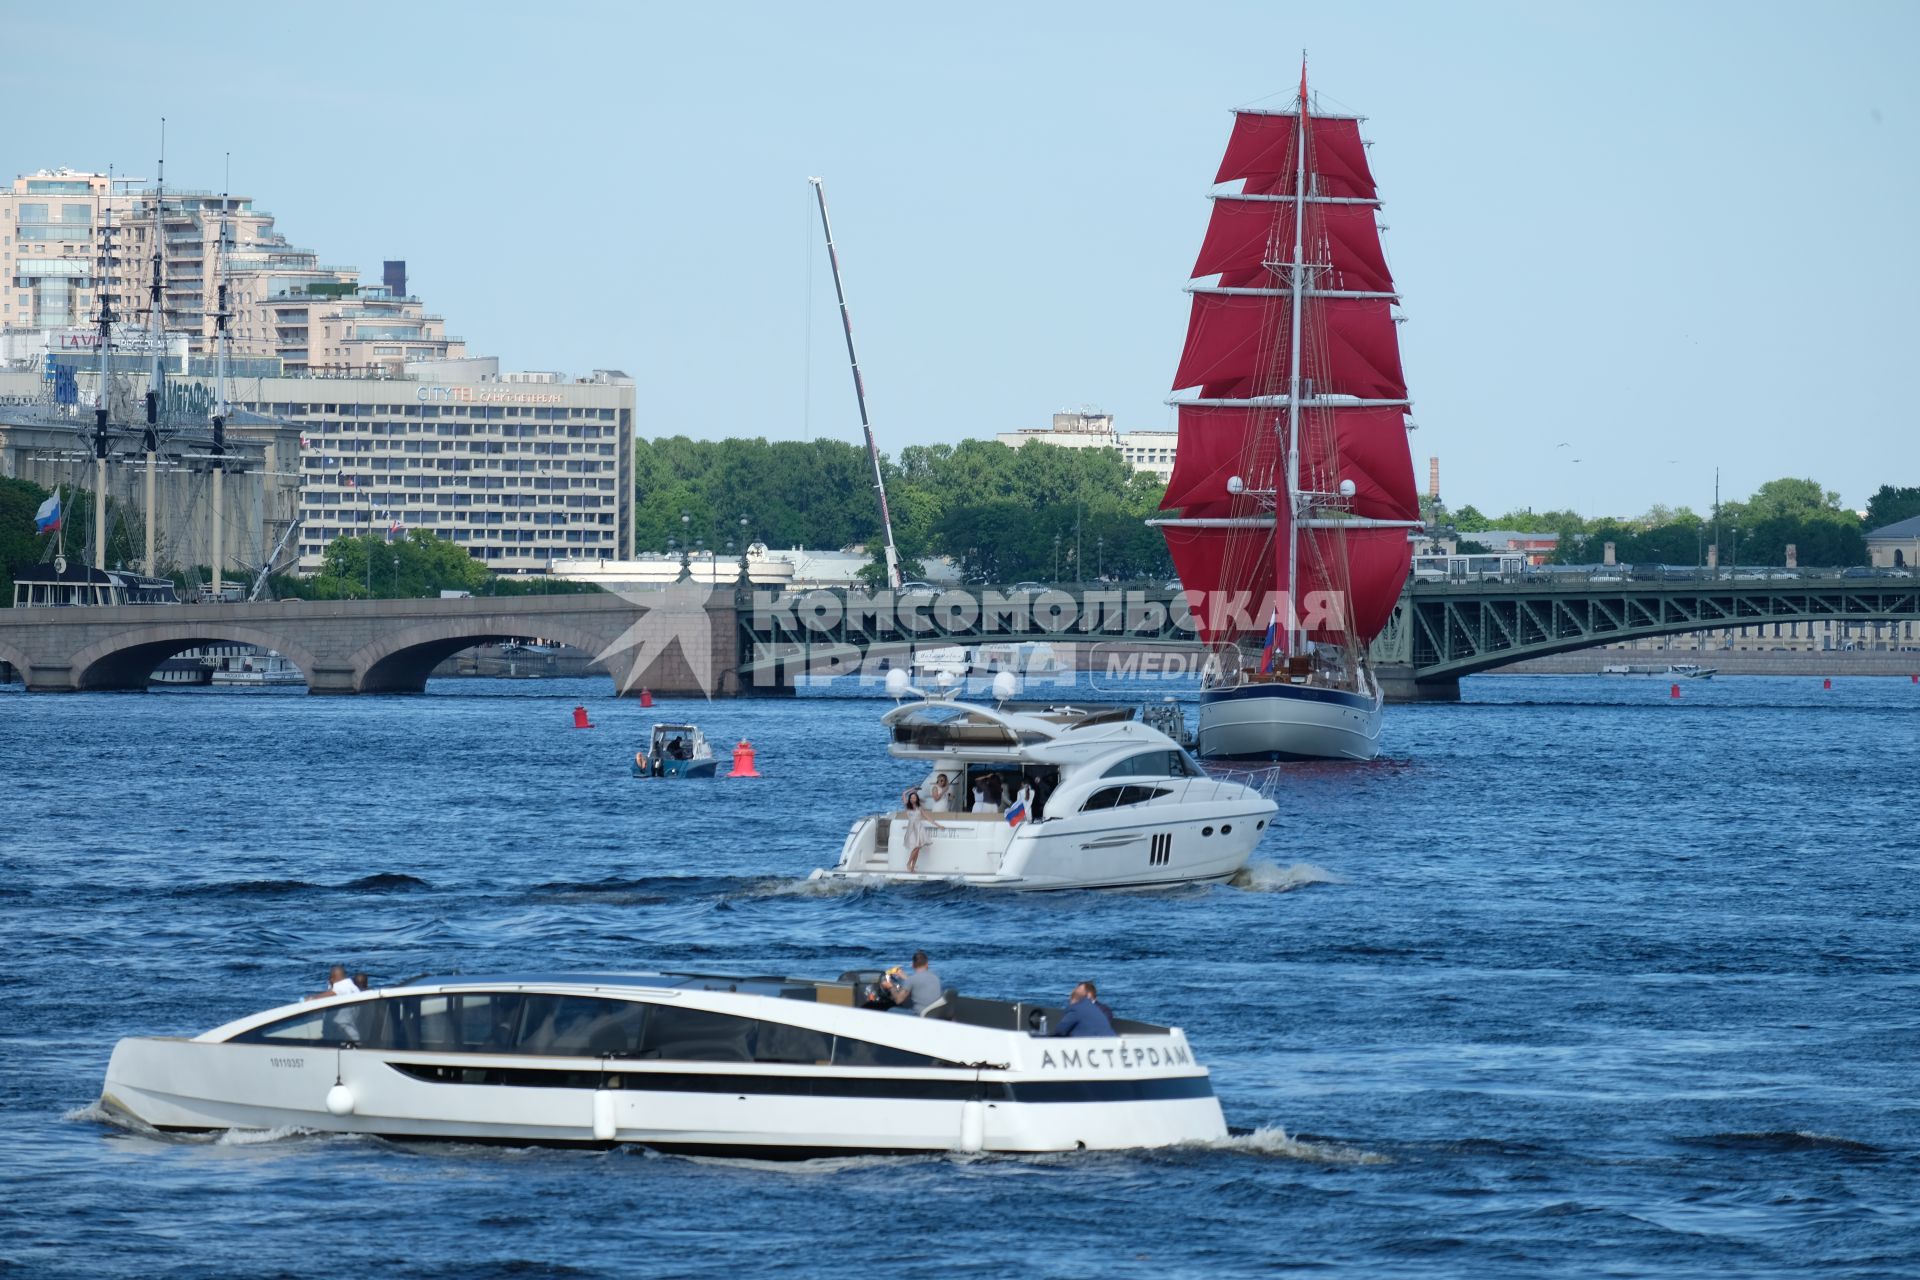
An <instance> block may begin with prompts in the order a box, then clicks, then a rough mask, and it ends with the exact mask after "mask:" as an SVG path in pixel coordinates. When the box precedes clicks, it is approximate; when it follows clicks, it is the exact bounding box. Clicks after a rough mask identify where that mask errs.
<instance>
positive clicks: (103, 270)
mask: <svg viewBox="0 0 1920 1280" xmlns="http://www.w3.org/2000/svg"><path fill="white" fill-rule="evenodd" d="M107 194H108V203H107V208H106V216H105V218H104V219H103V220H102V222H101V236H100V244H101V249H100V253H101V260H100V399H99V401H98V403H97V404H96V405H95V406H94V410H93V563H94V566H95V567H96V568H98V569H99V570H101V571H102V572H103V573H104V572H105V571H106V567H107V443H108V436H107V413H108V407H107V406H108V405H109V404H111V403H112V400H111V396H110V393H111V390H112V373H111V359H112V358H111V356H110V354H109V353H110V352H111V351H112V349H113V294H112V292H111V291H110V290H109V289H108V282H109V280H110V276H109V274H108V273H109V271H110V270H111V268H112V266H113V231H112V221H113V204H112V194H113V193H112V190H111V188H109V190H108V193H107Z"/></svg>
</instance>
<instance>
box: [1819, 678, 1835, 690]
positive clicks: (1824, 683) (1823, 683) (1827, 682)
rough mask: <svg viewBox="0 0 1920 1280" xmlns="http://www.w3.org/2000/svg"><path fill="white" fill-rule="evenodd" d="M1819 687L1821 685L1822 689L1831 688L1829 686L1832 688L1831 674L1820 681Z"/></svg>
mask: <svg viewBox="0 0 1920 1280" xmlns="http://www.w3.org/2000/svg"><path fill="white" fill-rule="evenodd" d="M1820 687H1821V688H1822V689H1831V688H1833V677H1832V676H1828V677H1827V678H1826V679H1825V680H1822V681H1821V682H1820Z"/></svg>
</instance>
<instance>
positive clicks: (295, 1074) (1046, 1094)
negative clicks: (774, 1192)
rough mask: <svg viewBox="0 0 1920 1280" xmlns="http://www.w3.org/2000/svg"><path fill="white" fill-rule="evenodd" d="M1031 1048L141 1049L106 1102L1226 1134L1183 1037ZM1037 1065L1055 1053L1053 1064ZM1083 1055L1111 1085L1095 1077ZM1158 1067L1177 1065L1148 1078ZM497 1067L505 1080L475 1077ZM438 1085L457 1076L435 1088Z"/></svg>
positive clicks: (143, 1113)
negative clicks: (686, 1053)
mask: <svg viewBox="0 0 1920 1280" xmlns="http://www.w3.org/2000/svg"><path fill="white" fill-rule="evenodd" d="M864 1016H866V1017H873V1018H879V1017H884V1016H886V1015H882V1014H867V1015H864ZM1035 1043H1036V1045H1037V1046H1038V1048H1037V1050H1036V1054H1035V1057H1036V1062H1035V1064H1034V1065H1035V1067H1037V1068H1041V1069H1039V1070H1035V1071H1017V1070H1016V1071H1010V1072H998V1073H995V1072H988V1073H985V1074H987V1075H997V1076H999V1077H1001V1078H997V1079H991V1080H988V1079H981V1078H979V1077H980V1075H981V1073H976V1072H964V1073H961V1076H960V1078H954V1073H952V1072H946V1073H944V1074H942V1073H935V1072H927V1071H904V1072H903V1071H890V1072H883V1071H880V1070H876V1069H835V1068H819V1067H805V1066H790V1067H788V1066H781V1067H775V1066H767V1065H762V1064H732V1063H709V1062H676V1063H660V1062H653V1063H646V1064H641V1063H633V1062H625V1063H621V1062H611V1061H609V1060H606V1059H595V1058H583V1059H543V1060H539V1061H538V1062H535V1061H533V1060H530V1059H528V1058H527V1057H524V1056H518V1057H489V1056H481V1055H474V1054H460V1055H448V1054H427V1053H418V1052H411V1053H398V1052H392V1051H382V1050H369V1049H359V1048H316V1049H288V1048H284V1047H279V1046H268V1045H255V1044H228V1043H205V1042H202V1041H198V1040H184V1039H158V1038H137V1039H126V1040H122V1041H121V1042H120V1043H119V1044H118V1045H117V1046H116V1047H115V1049H114V1053H113V1059H112V1063H111V1065H110V1066H109V1067H108V1070H107V1079H106V1085H105V1089H104V1091H103V1093H102V1095H101V1106H102V1109H103V1110H104V1111H106V1112H107V1113H108V1114H110V1115H113V1116H115V1117H116V1118H119V1117H124V1118H126V1119H129V1120H131V1121H133V1122H136V1123H137V1124H139V1125H144V1126H147V1127H150V1128H153V1129H158V1130H162V1131H173V1132H207V1131H221V1130H229V1129H239V1130H284V1129H299V1130H306V1131H312V1132H316V1133H343V1134H345V1133H351V1134H365V1135H375V1136H379V1137H384V1138H392V1139H401V1140H442V1141H460V1142H489V1143H508V1144H514V1145H564V1146H594V1147H607V1146H614V1145H619V1144H636V1145H641V1146H652V1147H657V1148H659V1149H661V1150H667V1151H679V1152H688V1153H697V1154H709V1155H732V1156H747V1157H752V1158H761V1159H794V1158H810V1157H818V1156H835V1155H854V1154H896V1153H914V1152H944V1151H956V1150H961V1151H992V1152H1007V1153H1025V1152H1032V1153H1038V1152H1049V1151H1074V1150H1081V1149H1086V1150H1122V1149H1131V1148H1140V1147H1159V1146H1169V1145H1173V1144H1176V1143H1182V1142H1202V1141H1210V1140H1217V1139H1220V1138H1224V1137H1225V1136H1226V1123H1225V1120H1224V1118H1223V1116H1222V1115H1221V1111H1220V1105H1219V1102H1218V1101H1217V1100H1216V1099H1215V1098H1214V1096H1213V1090H1212V1085H1211V1082H1210V1081H1209V1079H1208V1077H1207V1074H1206V1072H1205V1071H1204V1070H1202V1069H1196V1068H1195V1067H1194V1066H1193V1065H1192V1060H1191V1055H1190V1054H1189V1053H1187V1051H1186V1049H1185V1042H1184V1040H1177V1039H1174V1038H1170V1037H1166V1036H1140V1037H1135V1036H1126V1037H1116V1038H1113V1039H1111V1040H1100V1041H1079V1040H1061V1041H1047V1042H1035ZM1069 1046H1071V1048H1069ZM1176 1050H1177V1054H1176ZM1041 1053H1045V1054H1047V1055H1049V1056H1048V1057H1047V1058H1045V1059H1044V1060H1042V1059H1040V1058H1039V1056H1038V1055H1039V1054H1041ZM1067 1053H1072V1054H1073V1055H1074V1065H1075V1068H1076V1070H1075V1072H1074V1073H1073V1074H1075V1075H1076V1076H1079V1077H1082V1078H1078V1079H1075V1080H1072V1081H1071V1082H1063V1081H1062V1079H1061V1076H1060V1074H1059V1058H1060V1056H1061V1055H1064V1054H1067ZM1101 1054H1104V1055H1106V1057H1101V1058H1096V1056H1095V1055H1101ZM1083 1057H1084V1059H1090V1060H1093V1063H1094V1064H1095V1065H1098V1066H1099V1069H1100V1070H1101V1071H1102V1072H1104V1075H1100V1076H1094V1075H1092V1074H1091V1072H1090V1070H1089V1068H1088V1066H1086V1065H1084V1064H1083V1061H1082V1059H1083ZM1107 1057H1111V1058H1114V1060H1115V1061H1117V1062H1119V1063H1120V1064H1121V1065H1120V1066H1119V1067H1114V1066H1113V1065H1112V1064H1111V1063H1108V1062H1107V1061H1106V1058H1107ZM1149 1060H1151V1061H1152V1062H1154V1063H1159V1062H1163V1061H1164V1062H1167V1063H1168V1064H1169V1065H1173V1064H1178V1065H1177V1066H1176V1067H1175V1069H1174V1070H1163V1071H1156V1070H1152V1069H1145V1070H1143V1069H1140V1068H1142V1067H1143V1066H1144V1065H1145V1064H1146V1063H1147V1062H1148V1061H1149ZM1129 1064H1131V1065H1129ZM490 1071H491V1072H497V1073H498V1078H504V1079H506V1080H508V1081H509V1083H505V1084H501V1083H487V1084H480V1083H468V1082H465V1081H469V1080H473V1079H475V1078H477V1077H478V1076H479V1075H481V1074H483V1073H487V1072H490ZM436 1072H439V1073H441V1074H442V1075H443V1076H444V1077H445V1078H439V1079H432V1080H428V1079H423V1078H421V1077H422V1076H425V1075H434V1074H435V1073H436ZM454 1080H460V1081H462V1082H457V1083H456V1082H452V1081H454ZM545 1081H551V1082H552V1083H551V1084H547V1083H544V1082H545ZM341 1096H346V1097H350V1098H351V1100H352V1101H351V1108H350V1110H349V1111H348V1113H347V1114H339V1113H338V1111H337V1110H336V1109H335V1108H333V1107H331V1106H330V1105H329V1103H330V1100H333V1099H336V1098H339V1097H341Z"/></svg>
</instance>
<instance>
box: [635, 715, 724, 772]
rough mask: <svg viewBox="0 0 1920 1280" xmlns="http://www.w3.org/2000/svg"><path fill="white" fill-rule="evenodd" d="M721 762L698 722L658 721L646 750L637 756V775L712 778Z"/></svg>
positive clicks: (636, 753) (637, 753)
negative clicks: (661, 722)
mask: <svg viewBox="0 0 1920 1280" xmlns="http://www.w3.org/2000/svg"><path fill="white" fill-rule="evenodd" d="M719 767H720V762H719V761H718V760H717V759H715V758H714V754H713V747H712V746H711V745H710V744H709V743H708V742H707V735H706V734H704V733H702V732H700V728H699V726H698V725H691V724H656V725H655V726H653V736H652V737H651V738H650V739H649V740H648V742H647V749H646V750H645V751H637V752H635V753H634V756H633V776H634V777H636V778H711V777H713V776H714V772H715V770H717V769H718V768H719Z"/></svg>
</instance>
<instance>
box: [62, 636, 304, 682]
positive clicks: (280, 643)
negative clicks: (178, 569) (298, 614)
mask: <svg viewBox="0 0 1920 1280" xmlns="http://www.w3.org/2000/svg"><path fill="white" fill-rule="evenodd" d="M210 644H250V645H254V646H257V647H258V648H261V649H271V650H273V651H274V652H275V653H278V654H280V655H281V656H282V657H284V658H285V659H286V660H287V661H288V662H291V663H292V664H293V665H294V666H296V667H298V668H300V674H301V675H302V676H304V677H305V678H306V680H307V684H308V687H309V688H311V687H312V684H313V669H314V656H313V654H312V653H311V652H309V651H308V649H307V648H306V646H304V645H302V644H300V643H299V642H297V641H295V640H292V639H289V638H288V637H287V636H285V635H283V634H281V633H280V632H279V631H277V630H273V629H270V628H266V627H257V626H246V625H244V624H236V623H228V622H167V623H150V624H147V625H144V626H140V627H133V628H129V629H128V630H126V631H124V632H121V633H119V634H118V635H114V636H110V637H108V638H107V639H105V640H99V641H96V642H94V643H93V644H90V645H88V646H87V647H86V648H84V649H81V650H80V651H79V652H78V653H76V654H74V655H73V664H72V668H71V670H72V676H71V678H72V681H73V688H74V689H76V690H87V689H91V690H104V689H145V688H146V687H147V685H148V684H149V682H150V681H149V677H151V676H152V675H153V671H154V668H156V667H158V666H159V665H160V664H161V663H162V662H164V661H166V660H167V659H168V658H171V657H172V656H173V655H174V654H176V653H179V652H181V651H182V650H184V649H197V648H200V647H202V646H204V645H210Z"/></svg>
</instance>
